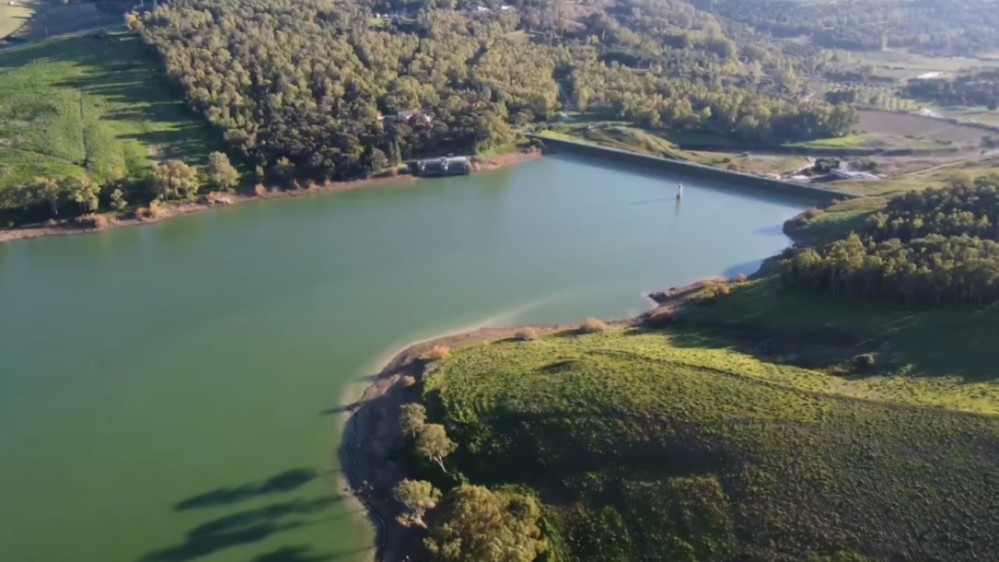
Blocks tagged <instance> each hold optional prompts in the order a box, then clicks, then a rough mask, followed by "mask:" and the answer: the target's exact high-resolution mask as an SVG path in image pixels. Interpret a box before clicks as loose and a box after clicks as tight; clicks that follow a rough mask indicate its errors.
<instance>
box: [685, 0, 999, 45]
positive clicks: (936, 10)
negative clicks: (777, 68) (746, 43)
mask: <svg viewBox="0 0 999 562" xmlns="http://www.w3.org/2000/svg"><path fill="white" fill-rule="evenodd" d="M694 4H695V5H696V6H698V7H699V8H701V9H704V10H707V11H709V12H712V13H715V14H718V15H719V16H722V17H724V18H726V19H730V20H732V21H735V22H740V23H743V24H747V25H751V26H753V27H754V28H756V29H757V30H760V31H764V32H767V33H771V34H773V35H774V36H777V37H799V36H804V37H809V38H811V40H812V41H813V42H814V43H816V44H817V45H818V46H821V47H825V48H835V49H855V50H874V49H882V48H884V47H896V48H897V47H907V48H912V49H917V50H920V51H924V52H928V53H931V54H942V55H954V54H965V55H974V54H978V53H981V52H991V51H994V50H995V49H996V47H999V9H997V8H999V2H997V1H996V0H964V1H961V2H954V1H952V0H913V1H909V2H899V1H897V0H846V1H843V2H836V3H835V4H830V3H826V2H809V1H800V0H757V1H753V2H746V1H745V0H695V1H694Z"/></svg>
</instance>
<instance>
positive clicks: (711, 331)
mask: <svg viewBox="0 0 999 562" xmlns="http://www.w3.org/2000/svg"><path fill="white" fill-rule="evenodd" d="M670 336H671V338H672V339H671V343H672V345H674V346H676V347H683V348H704V349H730V350H733V351H737V352H739V353H745V354H746V355H752V356H754V357H756V358H758V359H761V360H764V361H768V362H771V363H778V364H786V365H792V366H795V367H802V368H807V369H828V368H831V367H834V366H842V365H843V364H844V363H845V362H848V361H850V360H851V359H852V358H854V357H856V356H858V355H860V354H864V353H871V352H874V351H877V349H878V342H875V341H870V340H867V341H862V340H859V339H858V338H857V337H856V336H854V335H853V334H847V333H843V332H838V331H833V330H826V331H821V330H819V331H814V332H805V331H797V332H793V333H790V332H777V331H772V330H771V331H763V330H758V329H754V328H750V327H741V326H735V325H707V324H700V323H699V324H697V325H695V326H692V327H689V328H688V327H686V326H685V325H681V328H680V329H677V330H673V331H671V332H670ZM861 374H863V373H861ZM868 374H877V373H874V372H871V373H868Z"/></svg>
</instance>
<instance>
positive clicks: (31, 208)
mask: <svg viewBox="0 0 999 562" xmlns="http://www.w3.org/2000/svg"><path fill="white" fill-rule="evenodd" d="M239 182H240V173H239V171H238V170H237V169H236V168H235V167H234V166H233V165H232V163H231V162H230V161H229V157H228V156H226V155H225V153H222V152H213V153H211V154H209V157H208V163H207V164H206V165H205V166H203V167H197V166H192V165H189V164H187V163H186V162H184V161H182V160H178V159H171V160H165V161H163V162H161V163H159V164H156V165H155V166H153V168H152V169H151V170H150V171H149V175H148V176H147V177H143V178H122V179H121V180H118V181H114V182H110V183H106V184H103V185H102V184H100V183H98V182H97V181H96V180H94V179H93V178H92V177H90V176H88V175H86V174H80V175H73V176H65V177H61V178H51V177H46V176H38V177H35V178H34V179H32V180H31V181H30V182H29V183H27V184H26V185H21V186H12V187H8V188H5V189H0V219H2V220H3V221H5V222H8V223H12V224H18V223H22V222H30V221H41V220H60V219H75V218H79V217H88V216H92V215H94V214H95V213H99V212H103V211H107V212H111V213H114V214H122V213H124V212H125V211H127V210H128V209H138V208H140V207H142V206H144V205H149V204H151V202H153V201H156V202H163V201H190V200H193V199H194V198H195V196H197V195H198V194H199V193H200V192H201V191H202V190H210V191H217V192H226V191H232V190H234V189H235V188H236V187H237V186H238V185H239Z"/></svg>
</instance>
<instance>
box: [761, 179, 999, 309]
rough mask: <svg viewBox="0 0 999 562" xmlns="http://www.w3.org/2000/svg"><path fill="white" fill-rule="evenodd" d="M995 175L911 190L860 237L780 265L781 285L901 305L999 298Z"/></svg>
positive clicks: (998, 194)
mask: <svg viewBox="0 0 999 562" xmlns="http://www.w3.org/2000/svg"><path fill="white" fill-rule="evenodd" d="M997 215H999V176H990V177H981V178H977V179H976V180H975V181H974V182H956V183H955V184H954V185H952V186H950V187H948V188H945V189H928V190H925V191H922V192H910V193H906V194H904V195H902V196H899V197H896V198H894V199H892V200H891V201H890V202H889V203H888V205H887V207H886V209H885V210H884V211H883V212H880V213H876V214H875V215H873V216H871V217H870V218H869V219H868V221H867V223H866V225H865V227H864V228H863V229H862V230H861V232H860V233H857V232H854V233H851V234H850V235H849V236H847V237H846V238H845V239H842V240H837V241H834V242H832V243H830V244H827V245H826V246H824V247H821V248H814V249H807V250H805V251H802V252H799V253H797V254H796V255H794V256H792V257H790V258H788V259H785V260H783V261H782V263H781V278H782V280H783V282H784V284H785V285H787V286H790V287H796V288H803V289H812V290H819V291H823V292H828V293H831V294H832V295H834V296H851V297H858V298H864V299H882V300H894V301H901V302H908V303H924V304H942V303H973V304H983V303H987V302H993V301H995V300H999V231H997V229H996V228H995V226H994V225H995V224H996V223H995V221H996V219H997Z"/></svg>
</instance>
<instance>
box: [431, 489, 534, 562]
mask: <svg viewBox="0 0 999 562" xmlns="http://www.w3.org/2000/svg"><path fill="white" fill-rule="evenodd" d="M540 519H541V506H540V505H539V504H538V502H537V500H536V499H534V498H533V497H531V496H527V495H524V494H520V493H516V492H512V491H498V492H493V491H490V490H489V489H488V488H485V487H482V486H467V485H466V486H458V487H456V488H453V489H452V490H451V491H450V492H448V493H447V495H446V496H444V500H443V501H442V502H441V504H440V505H439V506H438V508H437V509H435V510H434V512H433V513H432V514H431V516H430V519H429V530H430V536H429V537H427V539H426V540H425V541H424V544H425V546H426V547H427V550H428V551H429V552H430V555H431V559H433V560H435V561H438V562H533V560H535V559H536V558H537V557H538V556H539V555H540V554H542V553H544V552H545V551H546V550H547V549H548V541H547V539H545V538H544V537H543V536H542V532H541V527H540Z"/></svg>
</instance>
